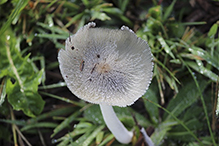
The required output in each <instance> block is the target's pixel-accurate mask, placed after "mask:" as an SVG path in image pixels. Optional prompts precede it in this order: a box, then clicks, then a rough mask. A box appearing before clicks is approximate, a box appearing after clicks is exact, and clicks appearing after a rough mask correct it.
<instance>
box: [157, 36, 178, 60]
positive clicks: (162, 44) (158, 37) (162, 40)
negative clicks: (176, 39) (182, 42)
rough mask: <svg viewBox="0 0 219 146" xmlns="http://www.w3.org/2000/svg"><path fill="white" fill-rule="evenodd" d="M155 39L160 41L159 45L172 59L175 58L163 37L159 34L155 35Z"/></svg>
mask: <svg viewBox="0 0 219 146" xmlns="http://www.w3.org/2000/svg"><path fill="white" fill-rule="evenodd" d="M157 39H158V41H159V42H160V44H161V46H162V47H163V48H164V50H165V52H166V53H167V54H169V55H170V56H171V57H172V58H173V59H175V56H174V55H173V53H172V50H171V48H170V47H169V46H168V44H167V43H166V41H165V40H164V38H163V37H161V36H157Z"/></svg>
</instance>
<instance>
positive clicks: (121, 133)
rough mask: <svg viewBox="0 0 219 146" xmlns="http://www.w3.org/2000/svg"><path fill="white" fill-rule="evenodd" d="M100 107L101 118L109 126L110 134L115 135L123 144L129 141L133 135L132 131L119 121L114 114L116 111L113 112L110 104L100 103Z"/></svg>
mask: <svg viewBox="0 0 219 146" xmlns="http://www.w3.org/2000/svg"><path fill="white" fill-rule="evenodd" d="M100 109H101V112H102V115H103V119H104V121H105V123H106V125H107V127H108V128H109V130H110V131H111V132H112V134H113V135H114V136H115V138H116V139H117V140H118V141H119V142H120V143H123V144H128V143H130V142H131V140H132V137H133V132H131V131H128V130H127V129H126V128H125V127H124V125H123V124H122V123H121V121H120V120H119V119H118V117H117V116H116V113H115V112H114V110H113V108H112V106H110V105H107V104H100Z"/></svg>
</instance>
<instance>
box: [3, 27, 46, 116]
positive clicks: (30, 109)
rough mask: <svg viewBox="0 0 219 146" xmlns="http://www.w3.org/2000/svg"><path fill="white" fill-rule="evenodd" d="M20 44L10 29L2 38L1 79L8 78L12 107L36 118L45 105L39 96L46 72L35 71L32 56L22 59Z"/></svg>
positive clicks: (7, 88)
mask: <svg viewBox="0 0 219 146" xmlns="http://www.w3.org/2000/svg"><path fill="white" fill-rule="evenodd" d="M19 43H20V42H19V39H17V38H16V37H15V35H14V33H13V32H12V31H11V30H10V29H7V31H6V32H5V34H3V35H1V36H0V51H1V54H0V58H1V59H2V61H1V62H0V68H1V70H0V78H1V77H5V76H7V77H8V79H7V85H6V94H7V98H8V101H9V103H10V104H11V105H12V107H13V108H14V109H15V110H22V111H23V112H24V113H25V114H26V115H28V116H30V117H34V116H36V115H38V114H40V113H41V112H42V110H43V107H44V104H45V102H44V101H43V100H42V97H41V96H40V95H39V94H38V85H39V84H40V83H41V79H42V74H43V72H44V70H43V69H42V70H40V71H38V72H35V71H34V69H33V66H32V65H31V62H30V61H31V60H30V59H29V55H30V54H29V55H27V56H26V57H22V55H21V52H20V48H19Z"/></svg>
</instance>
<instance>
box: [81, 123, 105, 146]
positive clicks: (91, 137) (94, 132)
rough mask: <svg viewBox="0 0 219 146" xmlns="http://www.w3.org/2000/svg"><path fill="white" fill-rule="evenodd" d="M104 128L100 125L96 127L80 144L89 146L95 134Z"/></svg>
mask: <svg viewBox="0 0 219 146" xmlns="http://www.w3.org/2000/svg"><path fill="white" fill-rule="evenodd" d="M104 127H105V125H101V126H99V127H97V128H96V129H95V130H94V131H93V132H92V133H91V134H90V136H88V137H87V138H86V140H85V141H84V142H83V143H82V145H83V146H89V145H90V143H91V142H92V141H93V139H94V138H95V137H96V136H97V134H98V133H99V132H100V131H101V130H102V129H103V128H104Z"/></svg>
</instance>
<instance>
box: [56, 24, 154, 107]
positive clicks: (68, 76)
mask: <svg viewBox="0 0 219 146" xmlns="http://www.w3.org/2000/svg"><path fill="white" fill-rule="evenodd" d="M95 25H96V24H95V23H93V22H91V23H89V24H87V25H85V26H84V27H83V28H81V29H79V30H78V32H77V33H76V34H74V35H73V36H71V37H69V38H68V39H67V40H66V44H65V50H64V49H61V50H60V51H59V54H58V60H59V64H60V70H61V74H62V76H63V78H64V80H65V82H66V83H67V87H68V88H69V89H70V90H71V92H72V93H73V94H75V95H76V96H77V97H78V98H81V99H83V100H85V101H88V102H91V103H95V104H108V105H112V106H123V107H124V106H127V105H131V104H133V103H134V102H135V101H136V100H137V99H138V98H139V97H141V96H142V95H143V94H144V93H145V92H146V90H147V89H148V86H149V84H150V82H151V79H152V74H153V73H152V70H153V62H152V54H151V51H150V48H149V46H148V44H147V42H146V41H144V40H142V39H140V38H138V37H137V36H136V35H135V34H134V32H133V31H132V30H130V29H129V28H128V27H125V26H123V27H122V28H121V29H106V28H95Z"/></svg>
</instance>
